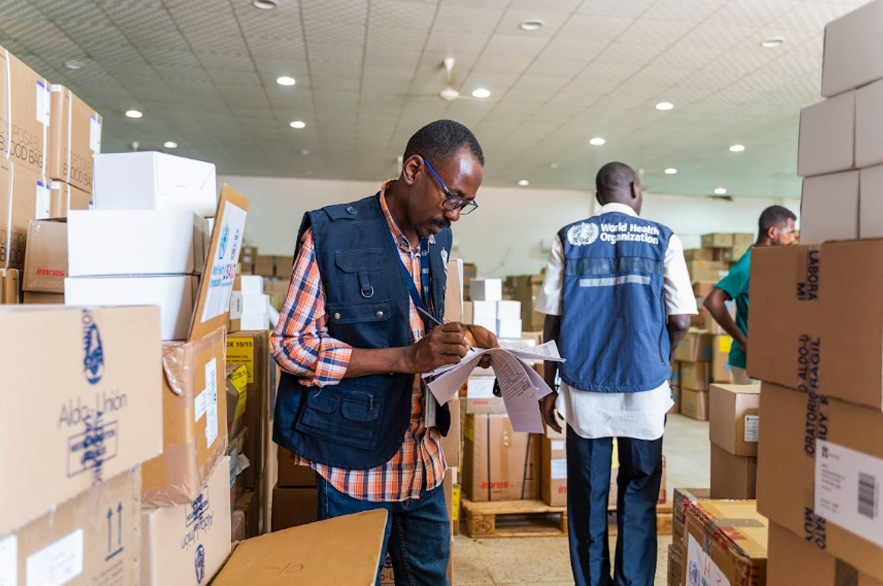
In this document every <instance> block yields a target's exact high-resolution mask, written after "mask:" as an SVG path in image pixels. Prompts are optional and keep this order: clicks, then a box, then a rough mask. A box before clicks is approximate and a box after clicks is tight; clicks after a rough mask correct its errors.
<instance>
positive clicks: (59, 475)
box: [0, 305, 162, 535]
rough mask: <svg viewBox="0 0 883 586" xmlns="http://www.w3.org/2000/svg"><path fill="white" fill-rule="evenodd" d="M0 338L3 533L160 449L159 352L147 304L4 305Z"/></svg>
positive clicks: (156, 328) (0, 516) (156, 330)
mask: <svg viewBox="0 0 883 586" xmlns="http://www.w3.org/2000/svg"><path fill="white" fill-rule="evenodd" d="M0 331H2V332H3V335H2V336H0V356H3V360H4V364H7V365H10V368H14V372H13V373H10V376H9V377H8V379H7V381H6V382H4V386H3V395H4V408H3V410H2V415H0V446H2V447H3V448H2V450H3V468H4V469H5V470H8V471H14V473H10V474H5V475H4V480H3V482H0V502H3V503H15V506H3V507H0V535H5V534H7V533H9V532H10V531H11V530H12V529H14V528H16V527H20V526H21V525H23V524H24V523H27V522H28V521H30V520H31V519H34V518H35V517H37V516H39V515H41V514H43V513H44V512H45V511H47V510H49V508H50V507H52V506H55V505H56V504H58V503H61V502H64V501H66V500H68V499H70V498H73V497H75V496H76V495H78V494H80V493H81V492H84V491H86V490H88V489H89V488H90V487H91V486H93V484H95V483H96V482H98V481H99V480H103V479H108V478H112V477H114V476H117V475H118V474H121V473H122V472H123V471H125V470H128V469H129V468H131V467H133V466H136V465H137V464H140V463H141V462H143V461H144V460H148V459H150V458H153V457H154V456H156V455H157V454H159V453H160V452H161V451H162V402H161V397H160V395H159V394H158V393H157V392H156V391H157V389H158V388H159V386H160V384H161V383H160V372H159V369H158V368H157V366H158V364H159V361H160V348H161V347H160V337H159V316H158V311H157V308H155V307H119V308H115V307H96V308H89V309H86V308H81V307H64V306H53V307H46V306H33V305H31V306H22V305H3V306H0ZM132 332H138V335H137V336H133V335H132ZM47 334H49V335H51V339H52V344H51V347H52V349H51V354H52V360H51V368H48V367H47V359H46V356H47V354H46V353H47V346H46V341H47ZM13 365H14V366H13ZM15 373H19V374H18V375H16V374H15ZM22 373H27V375H26V376H24V375H23V374H22ZM37 397H38V398H39V400H38V401H37V402H36V403H35V400H36V399H35V398H37ZM36 454H39V457H35V455H36Z"/></svg>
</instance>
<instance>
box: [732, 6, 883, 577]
mask: <svg viewBox="0 0 883 586" xmlns="http://www.w3.org/2000/svg"><path fill="white" fill-rule="evenodd" d="M881 19H883V2H880V1H879V0H878V1H876V2H872V3H870V4H868V5H866V6H864V7H862V8H859V9H858V10H856V11H855V12H852V13H850V14H847V15H846V16H843V17H842V18H840V19H838V20H836V21H833V22H831V23H829V24H828V25H827V27H826V28H825V47H824V63H823V70H822V95H823V96H824V97H825V99H824V100H823V101H822V102H819V103H818V104H814V105H812V106H809V107H807V108H805V109H804V110H803V111H802V112H801V118H800V138H799V152H798V167H799V174H800V175H801V176H803V177H804V180H803V199H802V202H801V244H800V245H799V246H789V247H776V248H771V249H769V250H762V251H758V253H757V255H756V256H755V257H754V258H752V270H751V273H752V274H751V303H752V306H751V314H750V318H749V319H750V323H749V331H750V332H751V340H752V343H751V346H750V352H749V356H748V372H749V374H750V375H751V376H752V377H754V378H757V379H760V380H761V381H762V392H761V394H760V413H761V414H762V416H763V425H762V426H761V431H760V442H759V446H758V471H757V503H758V509H759V510H760V512H761V513H762V514H764V515H766V516H768V517H769V519H770V534H769V539H770V557H769V566H768V583H769V584H770V586H780V585H785V584H794V583H801V584H809V585H816V584H818V585H829V584H838V583H844V582H843V581H844V580H849V581H851V583H859V584H879V583H880V582H881V581H883V537H881V535H883V533H881V531H880V511H879V506H880V501H879V494H880V482H881V480H883V449H881V446H883V414H881V408H883V380H881V377H883V375H881V373H883V334H881V331H883V328H881V325H883V305H881V303H880V301H879V300H880V296H881V292H883V281H881V273H880V268H879V267H880V266H881V265H880V260H881V258H883V241H881V240H874V239H873V238H878V237H879V236H880V235H881V232H880V228H881V226H883V221H881V220H883V217H881V216H880V212H881V211H883V206H881V202H883V185H881V183H880V181H879V178H880V176H881V171H883V167H881V166H880V163H883V141H881V138H880V137H881V134H880V132H879V129H880V128H881V122H883V109H881V102H880V100H879V96H880V92H881V90H883V82H881V81H879V80H880V79H881V78H883V62H881V61H880V60H879V59H878V58H877V57H876V55H877V54H879V50H880V48H881V47H883V44H881V40H880V36H879V34H878V30H877V29H878V27H877V26H876V23H879V22H880V21H881ZM872 56H874V57H872Z"/></svg>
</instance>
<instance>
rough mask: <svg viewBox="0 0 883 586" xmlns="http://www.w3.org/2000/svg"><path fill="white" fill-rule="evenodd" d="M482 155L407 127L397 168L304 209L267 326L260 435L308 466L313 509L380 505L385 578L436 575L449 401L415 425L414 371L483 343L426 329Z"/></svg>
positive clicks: (423, 399) (442, 572) (485, 334)
mask: <svg viewBox="0 0 883 586" xmlns="http://www.w3.org/2000/svg"><path fill="white" fill-rule="evenodd" d="M483 165H484V155H483V154H482V151H481V147H480V146H479V144H478V141H477V140H476V139H475V136H474V135H473V134H472V132H470V131H469V130H468V129H467V128H466V127H465V126H463V125H461V124H459V123H457V122H453V121H450V120H439V121H436V122H433V123H431V124H429V125H427V126H425V127H423V128H421V129H420V130H419V131H417V133H415V134H414V136H412V137H411V139H410V140H409V141H408V145H407V147H406V149H405V155H404V162H403V168H402V173H401V175H400V176H399V178H398V179H396V180H391V181H387V182H385V183H383V185H382V186H381V188H380V191H379V192H378V193H377V194H376V195H374V196H371V197H368V198H365V199H363V200H359V201H356V202H352V203H349V204H342V205H335V206H328V207H326V208H322V209H321V210H317V211H314V212H309V213H308V214H306V215H305V216H304V221H303V224H302V225H301V230H300V233H299V235H298V244H297V249H296V251H295V261H294V268H293V270H292V275H291V283H290V286H289V292H288V296H287V298H286V301H285V304H284V306H283V308H282V311H281V315H280V319H279V323H278V324H277V326H276V329H275V331H274V332H273V336H272V340H273V345H274V349H275V352H276V360H277V361H278V363H279V365H280V366H281V367H282V369H283V371H284V372H283V375H282V380H281V381H280V386H279V396H278V398H277V405H276V418H275V429H274V439H275V440H276V442H277V443H279V444H280V445H282V446H284V447H286V448H288V449H290V450H291V451H292V452H293V453H294V454H295V463H296V464H301V465H306V466H310V467H312V468H313V469H314V470H316V472H317V473H318V477H319V480H318V501H319V502H318V506H319V518H321V519H326V518H330V517H335V516H339V515H345V514H349V513H355V512H359V511H365V510H370V509H377V508H382V509H385V510H386V511H387V512H388V513H389V517H388V521H387V527H386V533H385V537H384V543H385V544H386V548H387V551H388V553H389V555H390V558H391V560H392V563H393V568H394V572H395V579H396V584H403V585H404V584H407V585H409V586H414V585H419V584H425V585H427V586H439V585H442V584H448V581H447V577H446V570H447V566H448V560H449V557H450V525H449V522H448V516H447V507H446V504H445V497H444V489H443V486H442V483H443V480H444V473H445V468H446V465H445V457H444V453H443V452H442V448H441V437H442V435H443V434H445V433H446V432H447V430H448V427H449V425H450V412H449V411H448V410H447V408H446V406H441V407H438V409H437V425H436V427H427V426H426V418H425V408H426V404H427V401H434V399H433V398H432V397H431V396H428V395H427V390H426V387H425V386H424V385H423V383H422V380H421V378H420V373H422V372H427V371H429V370H432V369H434V368H436V367H438V366H442V365H445V364H454V363H456V362H458V361H459V360H460V359H461V358H462V357H463V356H465V354H466V352H467V351H468V349H469V347H470V346H477V347H494V346H496V345H497V341H496V337H495V336H494V334H493V333H491V332H489V331H488V330H485V329H484V328H481V327H479V326H473V325H463V324H459V323H446V324H444V325H437V326H435V327H433V321H439V322H440V321H441V320H442V319H443V316H444V296H445V286H446V270H447V268H446V267H447V259H448V257H449V254H450V248H451V241H452V237H451V230H450V225H451V223H452V222H456V221H457V220H459V219H460V216H461V215H465V214H467V213H469V212H471V211H473V210H474V209H476V208H477V207H478V204H477V202H476V201H475V195H476V192H477V191H478V188H479V186H480V185H481V180H482V172H483ZM452 294H455V295H456V294H458V292H453V293H452ZM429 315H431V316H432V319H430V318H429V317H428V316H429ZM485 366H486V365H485ZM379 571H380V568H378V579H377V583H378V584H379V583H380V579H379Z"/></svg>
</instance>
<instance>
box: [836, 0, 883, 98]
mask: <svg viewBox="0 0 883 586" xmlns="http://www.w3.org/2000/svg"><path fill="white" fill-rule="evenodd" d="M881 19H883V5H881V4H880V3H879V2H871V3H869V4H867V5H865V6H863V7H861V8H858V9H857V10H854V11H852V12H850V13H848V14H846V15H844V16H841V17H840V18H838V19H837V20H834V21H831V22H829V23H828V24H827V25H826V26H825V50H824V57H823V61H822V95H823V96H825V97H826V98H827V97H831V96H835V95H837V94H840V93H843V92H845V91H848V90H851V89H855V88H857V87H861V86H863V85H865V84H868V83H870V82H872V81H875V80H877V79H880V78H881V77H883V54H881V53H879V52H877V51H875V50H873V49H874V48H876V47H877V45H876V41H877V32H878V31H877V28H876V27H875V26H874V23H877V22H880V21H881Z"/></svg>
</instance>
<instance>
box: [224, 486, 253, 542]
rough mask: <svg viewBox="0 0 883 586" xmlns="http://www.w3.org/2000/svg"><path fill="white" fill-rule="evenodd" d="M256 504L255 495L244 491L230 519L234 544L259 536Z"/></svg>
mask: <svg viewBox="0 0 883 586" xmlns="http://www.w3.org/2000/svg"><path fill="white" fill-rule="evenodd" d="M256 502H257V499H256V498H255V494H254V493H253V492H252V491H250V490H246V491H244V492H243V493H242V496H240V497H239V500H238V501H236V504H235V505H234V507H233V515H232V516H231V519H230V526H231V527H230V533H231V538H232V541H233V542H234V543H236V542H237V541H243V540H245V539H248V538H249V537H256V536H257V535H258V529H257V527H258V525H257V521H258V515H257V506H256V504H255V503H256Z"/></svg>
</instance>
